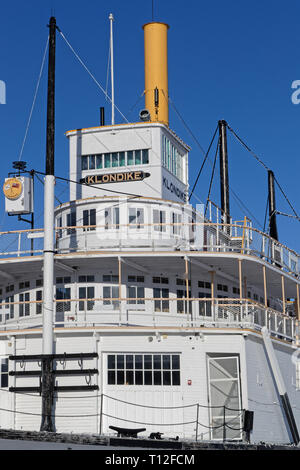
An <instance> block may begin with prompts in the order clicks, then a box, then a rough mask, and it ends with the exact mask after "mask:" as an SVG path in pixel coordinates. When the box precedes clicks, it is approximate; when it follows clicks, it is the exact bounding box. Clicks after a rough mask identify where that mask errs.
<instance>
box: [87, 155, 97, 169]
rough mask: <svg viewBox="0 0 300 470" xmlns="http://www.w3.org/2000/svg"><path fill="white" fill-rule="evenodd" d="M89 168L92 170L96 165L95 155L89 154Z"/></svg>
mask: <svg viewBox="0 0 300 470" xmlns="http://www.w3.org/2000/svg"><path fill="white" fill-rule="evenodd" d="M88 159H89V170H94V169H95V167H96V156H95V155H89V157H88Z"/></svg>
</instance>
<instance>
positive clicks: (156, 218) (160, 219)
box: [153, 209, 166, 232]
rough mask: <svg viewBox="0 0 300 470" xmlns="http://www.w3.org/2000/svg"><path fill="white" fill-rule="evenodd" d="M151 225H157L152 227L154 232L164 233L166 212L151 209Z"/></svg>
mask: <svg viewBox="0 0 300 470" xmlns="http://www.w3.org/2000/svg"><path fill="white" fill-rule="evenodd" d="M153 223H154V224H159V225H154V230H155V231H156V232H165V231H166V225H165V223H166V212H165V211H161V210H158V209H153Z"/></svg>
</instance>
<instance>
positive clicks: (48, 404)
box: [40, 16, 56, 432]
mask: <svg viewBox="0 0 300 470" xmlns="http://www.w3.org/2000/svg"><path fill="white" fill-rule="evenodd" d="M48 26H49V29H50V33H49V34H50V36H49V63H48V96H47V134H46V177H45V179H46V181H45V185H48V182H47V178H51V177H52V176H54V131H55V122H54V114H55V113H54V111H55V40H56V19H55V18H54V17H53V16H52V17H51V18H50V23H49V25H48ZM46 197H47V194H46V193H45V198H46ZM49 255H51V256H52V257H53V252H51V254H50V252H49V250H48V249H47V250H46V251H45V250H44V256H49ZM44 268H45V265H44ZM44 271H45V269H44ZM44 275H46V273H45V272H44ZM44 277H45V276H44ZM45 282H46V280H45V279H44V285H45ZM52 284H53V283H52ZM44 302H46V299H45V298H44ZM44 305H45V304H44ZM43 315H44V317H45V312H43ZM44 321H45V319H44ZM51 343H52V341H51ZM43 347H44V346H43ZM50 348H52V345H50ZM41 365H42V380H41V392H42V420H41V427H40V430H41V431H48V432H53V431H54V424H53V420H52V406H53V391H54V376H53V358H52V357H51V355H50V354H45V351H44V354H43V356H42V359H41Z"/></svg>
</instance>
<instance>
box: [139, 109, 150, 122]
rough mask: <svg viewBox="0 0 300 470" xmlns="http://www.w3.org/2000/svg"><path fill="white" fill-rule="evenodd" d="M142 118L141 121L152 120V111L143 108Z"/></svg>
mask: <svg viewBox="0 0 300 470" xmlns="http://www.w3.org/2000/svg"><path fill="white" fill-rule="evenodd" d="M140 120H141V121H150V120H151V116H150V113H149V111H148V109H142V110H141V111H140Z"/></svg>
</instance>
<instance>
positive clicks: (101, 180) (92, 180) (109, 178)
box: [80, 171, 150, 185]
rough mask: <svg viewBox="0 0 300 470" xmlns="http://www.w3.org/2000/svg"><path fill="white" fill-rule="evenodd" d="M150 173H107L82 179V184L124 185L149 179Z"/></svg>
mask: <svg viewBox="0 0 300 470" xmlns="http://www.w3.org/2000/svg"><path fill="white" fill-rule="evenodd" d="M148 176H150V173H145V172H144V171H127V172H122V173H105V174H104V175H88V176H85V177H84V178H81V180H80V183H84V184H87V185H90V184H105V183H124V182H130V181H142V180H143V179H144V178H148Z"/></svg>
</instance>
